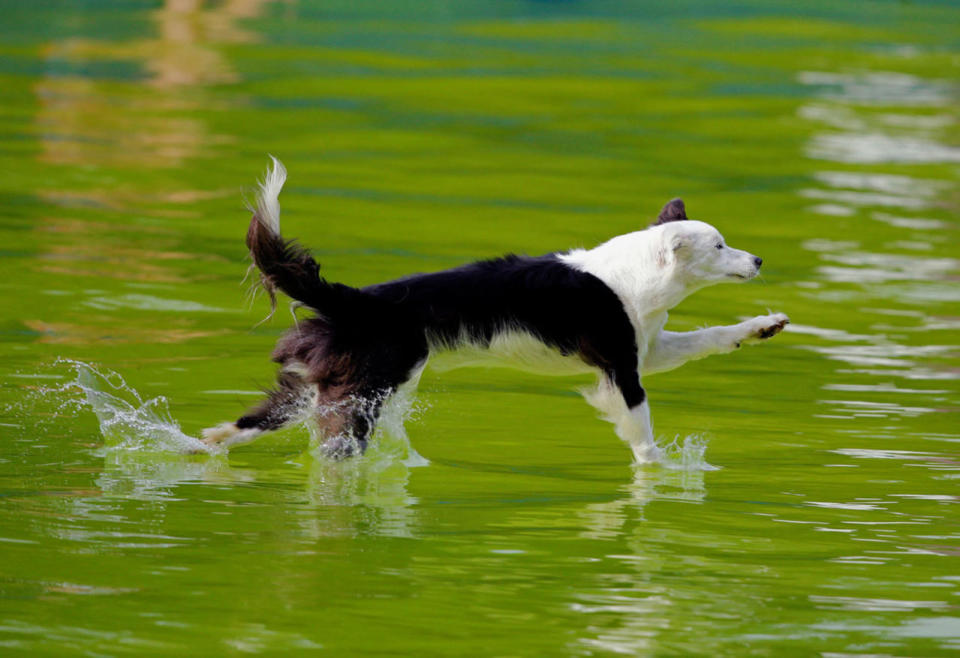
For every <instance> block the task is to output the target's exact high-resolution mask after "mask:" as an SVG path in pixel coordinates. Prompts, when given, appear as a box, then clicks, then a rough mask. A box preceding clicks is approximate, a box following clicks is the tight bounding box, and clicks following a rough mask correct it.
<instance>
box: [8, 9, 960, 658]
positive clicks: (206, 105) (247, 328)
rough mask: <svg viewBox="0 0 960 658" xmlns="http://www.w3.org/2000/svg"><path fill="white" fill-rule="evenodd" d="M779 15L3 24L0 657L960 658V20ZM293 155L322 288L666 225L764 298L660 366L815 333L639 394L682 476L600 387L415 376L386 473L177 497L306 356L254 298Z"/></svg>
mask: <svg viewBox="0 0 960 658" xmlns="http://www.w3.org/2000/svg"><path fill="white" fill-rule="evenodd" d="M788 9H789V8H787V7H786V6H781V5H779V4H776V3H767V2H759V1H757V2H746V1H744V2H734V3H725V4H723V5H722V6H719V5H718V6H714V5H712V4H709V3H700V2H687V3H679V4H674V5H671V8H666V7H664V6H659V5H654V4H649V5H648V4H647V3H641V2H595V3H587V2H499V3H489V2H466V3H431V4H429V6H422V5H421V4H419V3H417V4H407V3H400V2H397V3H382V2H378V3H330V2H319V1H312V0H292V1H289V2H270V1H265V0H245V1H238V0H227V1H225V2H219V3H190V2H173V1H171V2H146V1H133V2H130V1H120V0H116V1H110V2H98V3H46V4H44V5H43V6H42V7H32V6H31V7H28V6H27V5H21V4H17V5H16V6H14V5H13V4H11V5H10V6H7V7H5V8H4V16H5V20H4V21H3V24H2V25H0V35H2V38H0V88H2V89H3V92H2V93H3V99H4V100H3V102H2V103H0V172H2V174H3V175H2V176H0V200H2V203H0V239H2V244H0V268H2V274H3V276H2V279H0V305H2V308H3V309H4V312H3V313H2V314H0V341H2V345H3V354H4V358H3V360H2V361H0V385H2V388H0V647H2V651H3V653H11V654H17V653H19V654H24V655H37V654H51V655H53V654H56V655H63V654H65V653H68V652H75V653H81V654H87V655H121V654H130V655H145V654H170V653H174V652H180V653H183V652H187V653H206V654H216V655H221V654H231V655H232V654H244V653H257V652H264V653H276V652H280V651H291V650H298V651H302V652H307V651H312V650H317V651H320V650H325V651H328V652H331V653H339V654H345V655H385V654H391V653H393V654H404V655H438V654H442V655H452V654H453V655H456V654H464V655H476V654H483V655H610V654H627V655H693V654H700V655H735V656H741V655H793V654H796V655H816V654H821V655H829V656H854V655H891V656H905V655H912V656H913V655H952V654H953V653H955V652H956V651H957V650H958V649H960V615H958V613H957V606H958V604H960V598H958V596H960V569H958V565H960V562H958V554H960V515H958V508H957V503H958V502H960V497H958V484H960V447H958V444H960V432H958V430H957V427H958V424H957V418H958V416H957V411H958V402H960V394H958V388H957V379H958V377H960V367H958V360H957V350H958V347H957V345H958V343H960V316H958V313H957V308H958V302H960V288H958V285H957V284H958V274H960V262H958V254H960V250H958V233H957V231H958V219H957V218H958V195H957V189H958V188H957V179H958V172H960V169H958V167H960V132H958V114H957V107H958V106H960V104H958V86H957V76H956V72H957V69H958V64H960V55H958V45H960V44H958V38H957V32H956V25H957V23H958V20H960V11H958V10H957V9H956V8H954V7H951V6H950V5H949V4H948V3H937V2H911V3H887V2H862V3H849V4H846V3H826V2H813V3H804V11H805V13H804V15H802V16H801V15H792V14H789V13H788ZM268 153H272V154H274V155H276V156H278V157H281V158H282V159H283V160H284V162H285V164H286V165H287V167H288V169H289V170H290V178H289V182H288V185H287V187H286V189H285V190H284V194H283V197H282V200H283V203H284V226H285V230H286V231H287V232H288V233H289V234H290V235H296V236H298V237H300V238H301V239H302V240H303V242H304V243H306V244H308V245H311V246H313V247H314V248H315V249H316V253H317V255H318V257H319V258H320V259H321V261H322V263H323V265H324V270H325V272H326V274H327V275H328V276H330V277H331V278H335V279H337V280H342V281H345V282H348V283H351V284H354V285H366V284H369V283H373V282H376V281H379V280H383V279H385V278H390V277H396V276H400V275H403V274H406V273H410V272H414V271H431V270H435V269H440V268H443V267H448V266H452V265H456V264H459V263H462V262H464V261H467V260H470V259H474V258H479V257H486V256H495V255H499V254H501V253H504V252H509V251H513V252H521V253H529V254H539V253H544V252H548V251H552V250H557V249H565V248H570V247H575V246H590V245H593V244H596V243H598V242H600V241H602V240H604V239H606V238H608V237H610V236H612V235H616V234H618V233H623V232H626V231H630V230H635V229H637V228H640V227H642V226H644V225H645V224H646V223H647V222H648V221H649V218H651V217H652V216H654V215H655V214H656V212H657V210H658V209H659V208H660V206H661V205H662V204H663V203H664V202H665V201H666V200H667V199H669V198H672V197H674V196H683V197H684V199H685V200H686V202H687V207H688V210H689V212H690V214H691V216H693V217H696V218H700V219H704V220H706V221H710V222H712V223H713V224H715V225H716V226H717V227H718V228H720V230H721V231H722V232H723V233H724V235H725V236H726V239H727V240H728V242H729V243H730V244H732V245H734V246H737V247H740V248H743V249H747V250H749V251H751V252H753V253H757V254H760V255H761V256H763V258H764V270H763V271H764V274H763V276H762V278H761V279H759V280H756V281H754V282H751V283H749V284H746V285H740V286H720V287H716V288H712V289H708V290H705V291H703V292H701V293H699V294H697V295H696V296H695V297H693V298H691V299H689V300H688V301H686V302H685V303H684V304H683V305H682V306H681V307H679V308H678V309H677V310H676V312H674V313H673V314H672V315H671V328H673V329H676V330H689V329H694V328H697V327H700V326H704V325H710V324H722V323H731V322H734V321H738V320H739V319H741V318H743V317H748V316H752V315H756V314H761V313H766V312H767V311H768V310H774V311H784V312H786V313H788V314H789V315H790V316H791V318H792V320H793V324H791V325H790V327H789V328H788V331H787V332H785V333H784V334H783V335H781V336H778V337H777V338H776V339H774V340H773V341H771V342H770V343H769V344H765V345H761V346H756V347H750V348H745V349H743V350H741V351H740V352H738V353H736V354H732V355H729V356H725V357H715V358H713V359H709V360H705V361H701V362H696V363H691V364H689V365H687V366H685V367H684V368H682V369H680V370H678V371H676V372H673V373H666V374H662V375H659V376H656V377H653V378H650V379H648V380H646V381H645V384H646V385H647V388H648V392H649V395H650V397H651V400H652V408H653V415H654V420H655V424H656V430H657V433H658V435H659V436H660V437H661V440H662V441H664V442H670V441H672V440H674V439H675V440H676V441H677V445H678V446H679V447H678V448H676V450H675V453H674V454H675V455H676V459H677V461H679V462H681V463H679V464H676V463H675V464H674V465H679V466H683V465H684V464H683V463H682V459H683V457H684V456H685V457H686V458H687V462H686V464H685V465H686V468H664V467H647V468H641V469H633V468H631V467H630V464H629V451H628V450H627V449H626V447H625V446H624V445H622V444H621V443H620V442H619V441H618V440H617V439H616V437H615V436H614V434H613V432H612V429H611V427H610V426H609V425H607V424H605V423H604V422H602V421H600V420H598V419H596V418H595V417H594V413H593V411H592V409H590V408H589V407H588V406H587V405H586V404H584V403H583V401H582V400H581V399H580V398H579V396H578V394H577V393H576V389H577V388H578V387H579V386H583V385H585V384H588V383H589V381H590V380H589V379H588V378H586V379H584V378H576V377H574V378H559V379H557V378H545V377H538V376H534V375H526V374H522V373H516V372H512V371H508V370H492V369H491V370H486V369H467V370H458V371H453V372H449V373H443V374H437V373H431V372H430V371H428V372H427V373H426V374H425V376H424V379H423V381H422V385H421V389H420V394H419V396H418V398H417V399H416V400H415V401H414V402H413V405H412V407H411V408H410V410H409V411H408V412H407V415H406V418H405V420H403V421H402V419H401V418H400V417H399V415H397V416H394V417H392V418H391V419H390V421H389V422H388V423H386V425H387V426H388V429H389V431H388V432H387V433H386V434H384V435H383V436H381V437H380V440H379V441H378V443H377V445H376V447H375V448H374V449H373V450H372V452H371V454H370V455H368V457H366V458H364V459H363V460H357V461H350V462H345V463H330V462H328V461H325V460H323V459H322V458H319V457H317V456H316V455H315V454H314V452H313V451H312V450H311V443H310V437H309V433H308V431H307V430H306V429H304V428H292V429H289V430H285V431H283V432H280V433H277V434H275V435H273V436H270V437H266V438H264V439H262V440H260V441H258V442H256V443H254V444H251V445H249V446H245V447H242V448H238V449H237V450H235V451H233V452H231V453H230V454H229V455H196V456H183V455H181V454H179V451H180V449H181V448H183V447H184V446H190V445H193V444H191V441H193V440H194V439H192V438H191V437H195V436H196V435H197V434H198V432H199V430H200V429H201V428H203V427H206V426H208V425H211V424H213V423H216V422H220V421H223V420H228V419H232V418H235V417H236V416H238V415H239V414H240V413H241V412H242V411H243V409H244V408H245V406H246V405H249V404H251V403H252V402H254V401H255V400H256V399H257V395H259V393H258V391H259V388H260V387H261V386H264V385H268V384H269V382H270V380H271V378H272V375H273V367H272V365H271V364H270V362H269V360H268V358H267V355H268V353H269V350H270V349H271V347H272V344H273V342H274V340H275V339H276V338H277V336H278V335H279V333H280V332H281V331H282V330H283V329H284V328H285V327H286V326H287V325H288V324H289V323H290V322H291V321H292V320H291V318H290V317H289V314H287V313H286V311H285V310H284V309H283V308H281V310H280V312H278V313H277V314H276V317H275V318H274V319H273V320H271V321H269V322H267V323H263V324H259V325H258V324H257V323H258V322H259V321H260V320H261V319H262V318H263V317H264V316H265V315H266V313H267V304H266V302H265V301H264V300H263V299H262V298H260V299H257V300H255V301H253V302H252V303H251V302H248V301H247V300H246V299H245V291H246V286H245V285H241V283H240V281H241V279H242V277H243V274H244V271H245V268H246V261H245V253H244V247H243V235H244V231H245V224H246V221H247V216H246V213H245V211H244V210H243V199H242V195H243V188H244V186H249V185H251V184H252V183H253V181H254V179H255V178H256V176H258V175H259V174H260V173H261V172H262V171H263V169H264V167H265V165H266V162H267V154H268ZM401 421H402V422H401ZM684 446H686V449H684ZM707 465H712V466H715V467H717V468H716V469H714V470H710V469H709V468H707Z"/></svg>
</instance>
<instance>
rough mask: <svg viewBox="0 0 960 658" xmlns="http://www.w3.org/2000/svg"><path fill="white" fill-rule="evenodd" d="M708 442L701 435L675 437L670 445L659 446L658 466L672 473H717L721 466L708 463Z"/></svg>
mask: <svg viewBox="0 0 960 658" xmlns="http://www.w3.org/2000/svg"><path fill="white" fill-rule="evenodd" d="M707 444H708V441H707V439H706V438H705V437H703V436H702V435H700V434H691V435H688V436H685V437H683V441H680V437H675V438H674V439H673V440H672V441H671V442H670V443H667V444H664V445H658V446H657V447H658V448H659V452H660V459H659V461H658V464H659V465H660V466H661V467H663V468H665V469H667V470H671V471H717V470H720V467H719V466H714V465H713V464H710V463H708V462H707V460H706V459H705V458H704V455H705V454H706V452H707Z"/></svg>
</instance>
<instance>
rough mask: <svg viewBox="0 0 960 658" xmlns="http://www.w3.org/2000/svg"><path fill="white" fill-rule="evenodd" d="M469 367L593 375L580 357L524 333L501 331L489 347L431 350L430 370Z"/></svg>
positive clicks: (464, 345)
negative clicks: (568, 354) (565, 353)
mask: <svg viewBox="0 0 960 658" xmlns="http://www.w3.org/2000/svg"><path fill="white" fill-rule="evenodd" d="M470 366H483V367H501V368H514V369H517V370H523V371H526V372H532V373H537V374H543V375H577V374H582V373H589V372H594V368H592V367H591V366H589V365H587V364H586V363H584V362H583V360H582V359H581V358H580V357H579V356H578V355H576V354H573V355H570V356H564V355H563V354H561V353H560V352H559V351H558V350H556V349H554V348H552V347H550V346H549V345H546V344H545V343H543V341H541V340H539V339H538V338H535V337H534V336H532V335H530V334H529V333H526V332H524V331H505V332H500V333H498V334H496V335H494V337H493V339H492V340H491V341H490V344H489V345H488V346H484V345H481V344H478V343H475V342H472V341H467V340H464V341H461V343H460V344H459V346H458V347H456V348H451V347H449V346H438V347H437V348H435V349H434V350H431V355H430V362H429V367H430V368H432V369H434V370H440V371H444V370H452V369H454V368H465V367H470Z"/></svg>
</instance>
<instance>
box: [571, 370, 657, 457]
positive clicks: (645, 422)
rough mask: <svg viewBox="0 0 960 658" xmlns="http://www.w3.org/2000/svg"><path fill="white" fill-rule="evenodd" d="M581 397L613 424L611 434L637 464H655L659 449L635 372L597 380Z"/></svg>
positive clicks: (616, 374) (615, 374) (616, 373)
mask: <svg viewBox="0 0 960 658" xmlns="http://www.w3.org/2000/svg"><path fill="white" fill-rule="evenodd" d="M584 397H585V398H586V399H587V402H589V403H590V404H591V405H593V406H594V407H595V408H596V409H597V410H599V411H600V412H601V413H602V414H603V416H604V418H606V419H607V420H608V421H610V422H611V423H613V425H614V431H615V432H616V434H617V436H619V437H620V438H621V439H622V440H623V441H625V442H626V443H627V445H629V446H630V450H631V452H633V458H634V461H636V462H637V463H639V464H643V463H648V462H653V461H657V460H658V459H659V458H660V449H659V448H658V447H657V444H656V442H655V441H654V438H653V424H652V423H651V421H650V404H649V401H648V400H647V396H646V391H644V390H643V386H641V384H640V376H639V374H637V372H636V370H635V369H632V368H631V369H624V370H622V371H618V372H613V373H610V374H608V375H606V376H602V377H601V378H600V382H599V383H598V384H597V387H596V389H594V390H591V391H585V392H584Z"/></svg>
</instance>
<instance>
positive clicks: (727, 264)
mask: <svg viewBox="0 0 960 658" xmlns="http://www.w3.org/2000/svg"><path fill="white" fill-rule="evenodd" d="M663 239H664V240H665V241H666V242H667V244H668V245H669V249H670V250H671V251H672V252H673V257H674V268H675V275H676V276H679V277H681V278H683V279H684V280H685V281H686V282H687V283H688V285H691V286H693V287H697V288H700V287H703V286H707V285H710V284H713V283H720V282H721V281H746V280H748V279H752V278H753V277H755V276H756V275H757V272H758V271H759V270H760V268H759V266H758V265H757V262H756V261H757V257H756V256H754V255H753V254H751V253H749V252H747V251H743V250H741V249H734V248H733V247H730V246H728V245H727V243H726V241H725V240H724V239H723V236H722V235H720V231H718V230H717V229H715V228H714V227H712V226H710V225H709V224H706V223H704V222H699V221H696V220H692V219H691V220H685V221H679V222H671V223H669V224H665V225H663Z"/></svg>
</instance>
